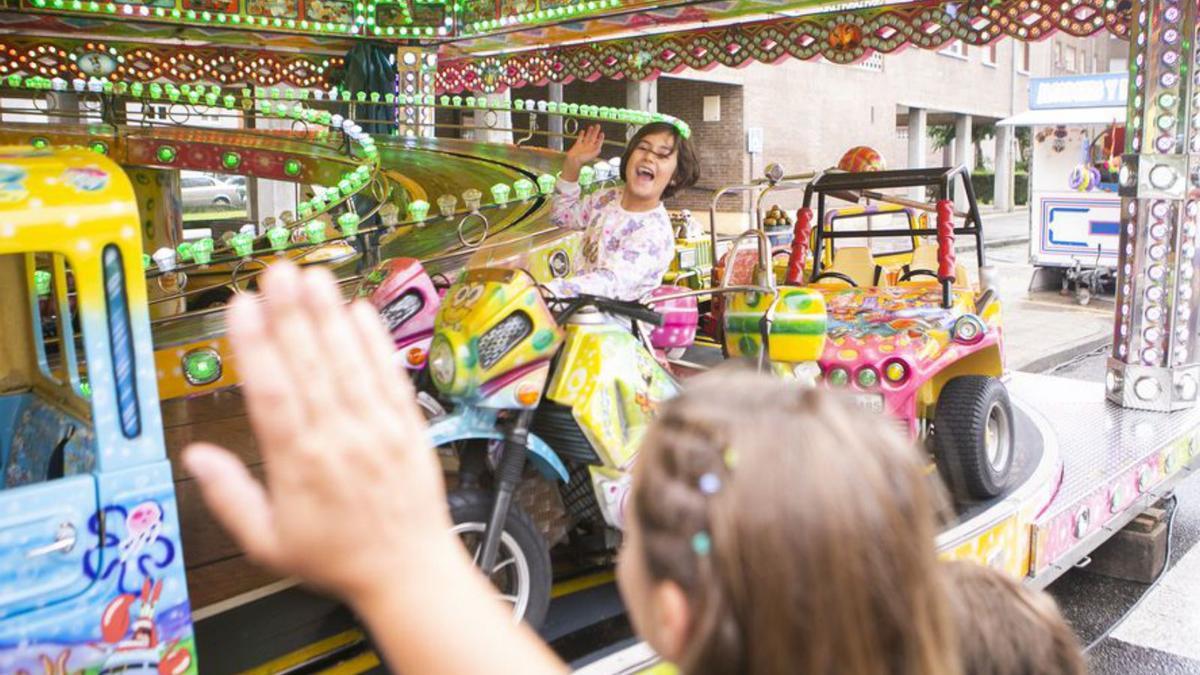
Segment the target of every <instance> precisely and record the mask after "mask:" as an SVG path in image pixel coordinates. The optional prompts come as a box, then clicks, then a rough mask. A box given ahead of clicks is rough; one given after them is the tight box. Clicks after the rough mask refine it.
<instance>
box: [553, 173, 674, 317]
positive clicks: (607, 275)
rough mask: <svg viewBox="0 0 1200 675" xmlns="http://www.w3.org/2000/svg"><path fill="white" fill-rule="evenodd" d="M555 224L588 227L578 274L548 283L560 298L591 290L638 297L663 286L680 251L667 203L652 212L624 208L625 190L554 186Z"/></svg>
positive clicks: (564, 183) (620, 297)
mask: <svg viewBox="0 0 1200 675" xmlns="http://www.w3.org/2000/svg"><path fill="white" fill-rule="evenodd" d="M550 222H551V223H553V224H554V225H555V226H557V227H562V228H566V229H569V230H584V233H583V242H582V244H581V246H580V255H579V259H578V260H576V261H575V274H574V275H573V276H570V277H567V278H565V279H554V280H553V281H551V282H550V283H548V284H546V286H547V287H549V288H550V290H551V292H553V293H554V294H555V295H558V296H560V297H562V296H571V295H577V294H579V293H587V294H589V295H599V296H603V297H607V298H616V299H618V300H637V299H639V298H641V297H643V296H645V295H647V294H648V293H650V291H652V290H654V289H655V288H657V287H658V286H660V285H661V284H662V278H663V275H664V274H665V273H666V272H667V269H668V268H669V267H670V266H671V259H672V257H673V256H674V254H675V234H674V231H673V230H672V228H671V219H670V217H669V216H668V215H667V209H666V208H664V207H663V205H662V204H659V205H658V208H656V209H654V210H652V211H643V212H637V213H635V212H632V211H626V210H625V209H623V208H621V189H620V188H610V189H607V190H600V191H597V192H594V193H592V194H590V195H587V196H586V197H585V196H582V194H581V190H580V188H579V184H578V183H569V182H567V181H565V180H562V179H561V178H560V179H559V180H558V183H557V184H556V185H555V187H554V202H553V204H552V205H551V209H550Z"/></svg>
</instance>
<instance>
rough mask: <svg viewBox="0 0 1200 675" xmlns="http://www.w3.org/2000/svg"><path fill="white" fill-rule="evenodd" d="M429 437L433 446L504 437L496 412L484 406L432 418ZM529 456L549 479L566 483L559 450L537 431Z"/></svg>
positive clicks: (427, 433) (530, 443)
mask: <svg viewBox="0 0 1200 675" xmlns="http://www.w3.org/2000/svg"><path fill="white" fill-rule="evenodd" d="M426 438H428V439H429V443H430V444H431V445H432V446H433V447H435V448H436V447H439V446H443V445H448V444H450V443H453V442H455V441H469V440H472V439H481V440H489V441H501V440H504V432H503V431H501V430H500V429H497V428H496V412H495V411H492V410H487V409H484V408H463V409H460V410H455V411H454V412H452V413H450V414H448V415H443V416H441V417H438V418H435V419H432V420H430V421H429V428H428V430H427V431H426ZM527 447H528V450H529V458H530V460H531V461H532V462H533V465H534V466H535V467H537V470H538V471H540V472H541V474H542V475H543V476H545V477H546V478H547V479H549V480H554V479H556V478H557V479H558V480H561V481H562V482H564V483H565V482H567V481H568V479H569V477H568V474H567V467H566V466H565V465H563V462H562V460H561V459H559V457H558V453H556V452H554V449H553V448H551V447H550V445H549V444H548V443H546V441H543V440H542V439H541V438H538V436H537V435H536V434H532V433H531V434H529V441H528V446H527Z"/></svg>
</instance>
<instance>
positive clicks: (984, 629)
mask: <svg viewBox="0 0 1200 675" xmlns="http://www.w3.org/2000/svg"><path fill="white" fill-rule="evenodd" d="M944 567H945V571H946V576H947V588H948V590H949V593H950V605H951V607H952V609H953V611H954V618H955V621H954V623H955V626H956V627H957V630H958V633H959V637H958V644H959V650H960V653H961V657H962V663H963V675H1084V673H1085V672H1086V670H1087V669H1086V668H1085V667H1084V662H1083V652H1082V650H1081V649H1080V647H1079V641H1078V640H1077V639H1076V638H1075V634H1074V633H1073V632H1072V631H1071V628H1070V627H1069V626H1068V625H1067V623H1066V621H1064V620H1063V618H1062V615H1061V614H1059V612H1058V607H1057V606H1056V605H1055V604H1054V600H1053V599H1052V598H1051V597H1050V596H1049V595H1046V594H1045V593H1042V592H1040V591H1034V590H1031V589H1028V588H1025V587H1024V586H1022V585H1021V584H1019V583H1018V582H1017V581H1016V580H1014V579H1012V578H1010V577H1008V576H1007V575H1005V574H1004V573H1002V572H999V571H996V570H993V569H991V568H989V567H984V566H983V565H977V564H975V563H970V562H950V563H946V564H945V565H944Z"/></svg>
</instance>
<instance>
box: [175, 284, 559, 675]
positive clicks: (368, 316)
mask: <svg viewBox="0 0 1200 675" xmlns="http://www.w3.org/2000/svg"><path fill="white" fill-rule="evenodd" d="M262 288H263V293H262V296H261V301H259V300H260V299H259V298H258V297H256V296H252V295H239V296H238V297H237V298H235V299H234V302H233V303H232V305H231V306H230V308H229V311H228V323H229V334H230V337H231V339H232V343H233V348H234V353H235V357H236V364H237V369H238V373H239V375H240V376H241V381H242V384H243V393H244V396H245V400H246V407H247V409H248V411H249V414H250V418H251V422H252V424H253V428H254V433H255V435H256V436H257V438H258V447H259V448H260V450H261V452H262V454H263V458H264V460H265V462H266V464H265V471H266V481H265V484H263V483H259V482H258V481H257V480H255V479H254V478H253V477H252V476H251V475H250V473H249V472H248V471H247V469H246V467H245V466H244V465H243V464H242V463H241V461H240V460H238V459H237V457H235V456H234V455H233V454H232V453H231V452H229V451H228V450H225V449H223V448H219V447H216V446H213V445H210V444H205V443H197V444H193V445H192V446H190V447H189V448H187V450H186V452H185V455H184V462H185V464H186V466H187V469H188V470H189V471H190V472H191V473H192V474H193V475H194V476H195V477H196V479H197V480H198V482H199V484H200V487H201V490H202V492H203V495H204V500H205V502H206V503H207V504H208V507H209V509H211V510H212V512H213V514H214V515H215V516H216V518H217V520H218V521H219V522H220V523H221V524H222V525H223V526H224V527H225V528H226V529H227V530H228V531H229V532H230V533H231V534H232V535H233V537H234V539H235V540H236V541H237V543H238V544H239V545H240V546H241V547H242V549H243V550H245V551H246V553H247V554H248V555H249V556H250V558H251V559H252V560H254V561H255V562H258V563H260V564H262V565H265V566H267V567H269V568H271V569H274V570H275V571H277V572H280V573H282V574H287V575H294V576H297V577H299V578H300V579H302V580H303V581H305V582H308V583H310V584H312V585H314V586H316V587H319V588H321V589H324V590H325V591H328V592H330V593H333V594H335V595H338V596H340V597H341V598H342V599H344V600H345V601H346V602H347V603H349V604H350V605H351V607H353V608H354V609H355V610H356V611H357V612H358V613H359V615H360V616H362V617H363V618H364V620H365V621H366V623H367V625H368V627H369V628H370V629H371V631H372V634H373V635H374V637H375V638H376V641H377V643H378V644H379V645H380V646H381V647H382V649H383V651H384V656H385V657H386V659H387V661H388V662H389V664H390V665H391V667H392V668H393V669H395V670H397V671H400V672H412V673H417V672H439V673H459V672H462V673H474V672H482V671H484V670H492V671H495V670H497V669H499V670H501V671H504V670H511V671H514V672H516V671H520V672H525V673H537V672H561V671H563V670H564V667H563V664H561V663H560V662H558V661H557V659H555V657H554V656H553V654H552V653H550V651H549V650H548V649H547V648H546V647H545V645H543V644H542V643H541V642H540V641H538V639H537V638H536V636H535V635H534V634H533V633H532V631H530V630H529V629H528V628H527V627H525V626H520V625H516V624H514V623H513V622H512V620H511V618H510V616H509V614H508V612H507V610H506V608H505V607H503V606H502V605H501V604H500V602H499V601H498V600H497V599H496V598H495V592H494V591H493V590H492V588H491V586H490V585H489V584H488V583H487V581H486V580H485V579H484V578H483V576H482V575H480V574H479V573H478V572H477V571H476V570H475V568H474V567H473V566H472V564H471V561H470V559H469V558H468V557H467V555H466V552H465V550H464V549H463V547H462V546H461V545H460V544H459V543H458V541H457V540H456V539H455V538H454V537H453V536H452V535H451V534H450V533H449V528H450V517H449V514H448V511H447V508H446V499H445V487H444V484H443V480H442V474H441V467H440V466H439V463H438V461H437V457H436V455H435V454H434V452H433V451H432V450H431V449H430V448H429V446H428V444H427V442H426V440H425V424H424V422H423V420H422V417H421V415H420V412H419V411H418V409H417V406H416V402H415V400H414V397H413V390H412V386H411V384H410V383H409V381H408V379H407V378H406V377H405V375H404V374H403V373H402V372H401V371H400V370H399V369H398V368H397V367H395V366H394V365H393V364H394V361H393V360H392V358H391V352H392V350H393V346H392V343H391V340H390V338H389V336H388V334H387V332H386V331H385V330H384V328H383V326H382V325H381V324H380V322H379V318H378V316H377V315H376V313H375V310H374V309H373V308H371V307H370V305H368V304H367V303H365V302H362V301H359V302H356V303H354V304H352V305H350V306H349V307H347V306H345V305H344V304H343V303H342V299H341V296H340V295H339V293H338V291H337V287H336V284H335V282H334V279H333V275H332V274H330V273H329V272H328V271H327V270H324V269H321V268H314V269H310V270H306V271H303V272H301V271H300V270H299V269H298V268H296V267H295V266H294V265H292V264H290V263H281V264H277V265H273V266H272V267H271V269H270V270H268V271H267V272H266V273H265V274H264V275H263V277H262Z"/></svg>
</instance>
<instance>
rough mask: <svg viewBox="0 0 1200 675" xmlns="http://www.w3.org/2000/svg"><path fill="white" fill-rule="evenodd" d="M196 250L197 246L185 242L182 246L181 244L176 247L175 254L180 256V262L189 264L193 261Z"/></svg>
mask: <svg viewBox="0 0 1200 675" xmlns="http://www.w3.org/2000/svg"><path fill="white" fill-rule="evenodd" d="M195 248H196V247H195V245H193V244H192V242H190V241H185V242H183V243H182V244H180V245H179V246H176V247H175V252H176V253H178V254H179V259H180V260H182V261H184V262H189V261H191V260H192V257H193V253H194V252H195Z"/></svg>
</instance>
